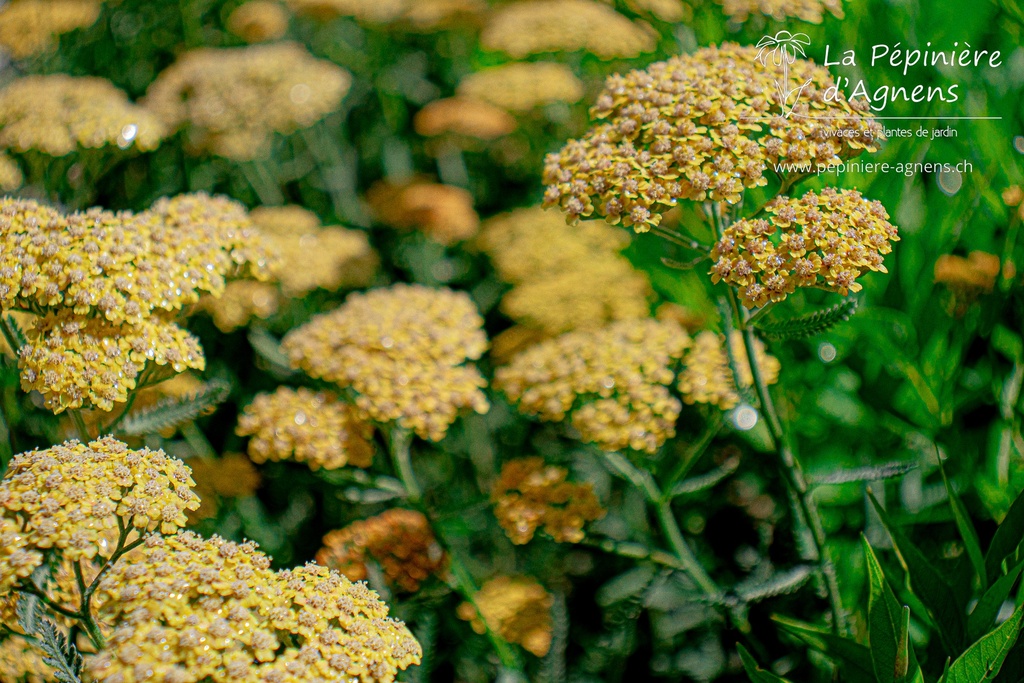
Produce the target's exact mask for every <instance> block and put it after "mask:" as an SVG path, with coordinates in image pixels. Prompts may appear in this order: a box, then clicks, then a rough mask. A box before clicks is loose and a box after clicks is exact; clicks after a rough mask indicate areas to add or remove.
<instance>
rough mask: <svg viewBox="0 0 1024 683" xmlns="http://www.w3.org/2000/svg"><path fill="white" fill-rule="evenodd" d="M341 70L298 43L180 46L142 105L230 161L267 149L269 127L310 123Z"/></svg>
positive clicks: (338, 84)
mask: <svg viewBox="0 0 1024 683" xmlns="http://www.w3.org/2000/svg"><path fill="white" fill-rule="evenodd" d="M351 83H352V77H351V76H350V75H349V73H348V72H347V71H345V70H344V69H342V68H341V67H339V66H336V65H335V64H333V63H331V62H328V61H326V60H323V59H317V58H315V57H313V55H311V54H310V53H309V52H308V51H307V50H306V49H305V48H304V47H302V46H301V45H299V44H297V43H273V44H267V45H251V46H249V47H241V48H223V49H217V48H200V49H197V50H192V51H190V52H186V53H185V54H184V55H182V56H181V57H180V58H179V59H178V61H176V62H175V63H174V64H172V65H171V66H170V67H168V68H167V69H165V70H164V71H163V72H162V73H161V74H160V75H159V76H157V78H156V80H155V81H153V83H152V85H150V87H149V90H148V92H147V94H146V99H145V105H146V107H148V108H149V109H150V110H151V111H153V112H154V113H155V114H156V115H157V116H158V117H159V118H160V119H161V120H162V121H164V123H165V124H166V125H167V126H168V127H169V128H171V129H177V128H180V127H182V126H186V125H187V127H188V130H189V136H190V137H189V143H190V144H191V146H192V147H193V148H194V149H195V150H197V151H206V152H211V153H213V154H217V155H219V156H223V157H226V158H228V159H233V160H235V161H250V160H252V159H255V158H260V157H262V156H265V155H266V154H267V153H268V152H269V147H270V142H271V138H272V136H273V134H274V133H282V134H286V135H287V134H290V133H294V132H295V131H297V130H299V129H302V128H308V127H309V126H312V125H313V124H314V123H316V122H317V121H319V120H320V119H322V118H324V117H325V116H326V115H328V114H330V113H331V112H333V111H335V110H336V109H337V108H338V105H339V104H341V100H342V98H343V97H344V96H345V94H346V93H347V92H348V89H349V87H350V86H351Z"/></svg>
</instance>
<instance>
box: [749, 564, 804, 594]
mask: <svg viewBox="0 0 1024 683" xmlns="http://www.w3.org/2000/svg"><path fill="white" fill-rule="evenodd" d="M813 574H814V571H813V569H812V568H811V567H809V566H807V565H799V566H796V567H793V568H792V569H787V570H786V571H781V572H778V573H776V574H774V575H773V576H772V577H771V578H769V579H768V580H767V581H759V582H757V583H753V584H747V583H746V582H744V583H740V584H738V585H737V586H736V595H737V596H738V597H739V599H740V600H742V601H743V602H747V603H752V602H759V601H761V600H767V599H768V598H772V597H775V596H776V595H784V594H789V593H793V592H795V591H797V590H799V588H800V586H802V585H804V584H805V583H807V580H808V579H809V578H811V576H812V575H813Z"/></svg>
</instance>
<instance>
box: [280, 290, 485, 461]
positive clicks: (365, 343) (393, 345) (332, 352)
mask: <svg viewBox="0 0 1024 683" xmlns="http://www.w3.org/2000/svg"><path fill="white" fill-rule="evenodd" d="M482 327H483V319H482V318H481V317H480V314H479V312H478V311H477V309H476V306H474V304H473V302H472V300H471V299H470V298H469V297H468V296H467V295H466V294H464V293H461V292H455V291H452V290H449V289H431V288H429V287H424V286H422V285H407V284H398V285H393V286H391V287H387V288H381V289H374V290H370V291H369V292H366V293H360V294H352V295H350V296H349V297H348V299H347V300H346V301H345V303H344V304H343V305H342V306H341V307H339V308H338V309H336V310H334V311H332V312H330V313H325V314H323V315H319V316H317V317H315V318H313V319H312V320H311V321H310V322H308V323H306V324H305V325H303V326H302V327H300V328H298V329H296V330H293V331H292V332H290V333H289V334H288V335H287V336H286V337H285V339H284V341H283V343H282V349H283V350H284V352H285V353H287V354H288V356H289V357H290V358H291V361H292V363H293V364H294V365H295V366H296V367H299V368H301V369H302V370H304V371H305V372H306V373H307V374H308V375H309V376H311V377H314V378H316V379H322V380H325V381H328V382H332V383H334V384H336V385H338V386H340V387H343V388H348V389H351V390H352V391H353V392H354V399H353V403H354V405H355V408H356V415H357V416H359V417H360V418H362V419H365V420H370V421H373V422H377V423H395V424H397V426H399V427H403V428H406V429H411V430H413V431H414V432H415V433H416V434H417V435H419V436H420V437H421V438H424V439H429V440H431V441H439V440H440V439H441V438H443V437H444V435H445V433H446V432H447V430H448V427H449V426H451V424H452V423H453V422H454V421H455V419H456V418H457V417H458V414H459V412H460V411H462V410H474V411H476V412H478V413H483V412H486V411H487V409H488V403H487V398H486V397H485V396H484V394H483V391H482V389H483V387H484V386H486V381H485V380H484V378H483V376H482V375H481V374H480V371H479V370H477V369H476V368H475V367H474V366H472V365H466V364H465V363H466V361H467V360H476V359H477V358H480V356H481V355H482V354H483V352H484V350H485V349H486V348H487V337H486V336H485V335H484V332H483V329H482Z"/></svg>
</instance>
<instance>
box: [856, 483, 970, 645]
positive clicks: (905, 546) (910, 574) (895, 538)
mask: <svg viewBox="0 0 1024 683" xmlns="http://www.w3.org/2000/svg"><path fill="white" fill-rule="evenodd" d="M868 498H869V499H870V500H871V504H872V505H873V506H874V508H875V511H876V512H877V513H878V516H879V518H881V520H882V524H883V525H884V526H885V529H886V531H888V532H889V536H890V537H891V538H892V543H893V546H894V547H895V549H896V554H897V556H898V557H899V560H900V564H902V565H903V568H904V569H905V570H906V572H907V578H908V579H909V580H910V590H911V592H912V593H913V594H914V595H915V596H917V598H918V600H920V601H921V604H923V605H924V607H925V609H926V610H928V615H929V616H930V617H931V619H932V623H933V624H934V625H935V627H936V628H937V629H938V631H939V636H940V638H941V639H942V645H943V648H944V649H945V651H946V653H947V654H948V655H955V654H957V653H959V652H960V651H961V650H962V649H963V646H964V641H965V638H966V635H965V634H966V626H965V624H964V613H965V612H966V609H967V606H966V605H960V604H957V603H956V600H955V599H954V597H953V588H952V587H951V586H950V585H949V582H947V581H946V579H945V578H943V576H942V574H940V573H939V570H938V569H936V568H935V565H934V563H932V562H931V561H930V560H929V559H928V558H927V557H925V556H924V554H923V553H922V552H921V551H920V550H919V549H918V548H917V546H916V545H914V544H913V543H912V542H911V541H910V539H909V538H907V536H906V535H905V534H904V533H903V532H902V531H901V530H900V529H899V528H897V527H896V525H894V524H893V523H892V520H891V519H889V515H888V514H887V513H886V511H885V509H884V508H883V507H882V506H881V505H880V504H879V502H878V500H877V499H876V498H875V496H874V494H872V493H870V492H869V493H868Z"/></svg>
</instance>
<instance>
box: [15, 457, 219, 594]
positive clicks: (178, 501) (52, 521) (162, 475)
mask: <svg viewBox="0 0 1024 683" xmlns="http://www.w3.org/2000/svg"><path fill="white" fill-rule="evenodd" d="M194 485H195V482H194V481H193V480H192V477H191V471H190V470H189V468H188V467H186V466H185V465H184V464H182V462H181V461H180V460H178V459H177V458H172V457H169V456H167V455H165V454H164V452H163V451H151V450H149V449H142V450H138V451H136V450H130V449H129V448H128V447H127V446H126V445H125V444H123V443H121V442H120V441H117V440H115V439H114V438H113V437H106V438H103V439H98V440H96V441H93V442H91V443H89V444H88V445H86V444H83V443H79V442H78V441H68V442H66V443H64V444H62V445H59V446H54V447H52V448H48V449H46V450H36V451H30V452H28V453H21V454H19V455H16V456H14V458H12V460H11V463H10V466H9V467H8V470H7V474H6V475H5V477H4V479H3V480H2V481H0V541H2V543H0V590H4V589H7V588H9V587H10V585H11V584H12V583H13V582H15V581H16V580H17V579H19V578H24V577H26V576H28V575H29V574H31V573H32V571H33V570H34V569H35V568H36V567H37V566H38V565H39V564H40V563H41V562H42V555H41V554H40V551H41V550H48V549H50V548H56V549H59V550H60V551H61V553H62V556H63V558H64V559H66V560H69V561H71V562H74V561H76V560H79V559H92V558H93V557H95V556H96V554H97V553H98V552H100V550H101V542H100V541H101V536H102V535H103V534H104V532H106V531H108V530H110V529H116V528H117V518H118V517H120V518H121V520H122V521H123V523H124V524H125V525H126V526H127V527H129V528H131V527H134V528H135V529H137V530H138V531H139V532H140V533H141V532H144V531H147V530H153V529H159V530H160V532H161V533H174V532H176V531H177V530H178V529H180V528H181V527H184V526H185V522H186V518H185V513H186V512H187V511H188V510H195V509H197V508H198V507H199V499H198V498H197V497H196V495H195V494H194V493H193V492H192V487H193V486H194Z"/></svg>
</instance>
